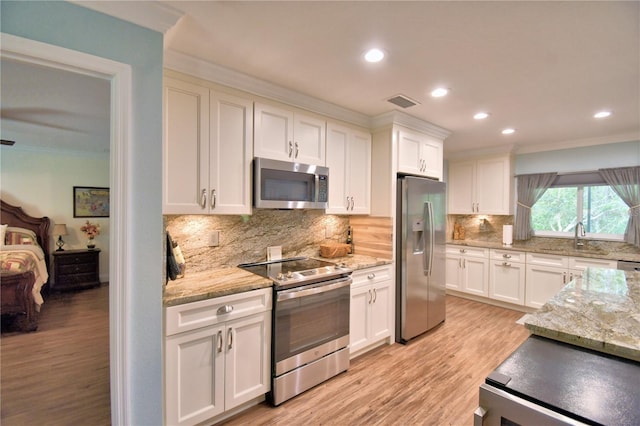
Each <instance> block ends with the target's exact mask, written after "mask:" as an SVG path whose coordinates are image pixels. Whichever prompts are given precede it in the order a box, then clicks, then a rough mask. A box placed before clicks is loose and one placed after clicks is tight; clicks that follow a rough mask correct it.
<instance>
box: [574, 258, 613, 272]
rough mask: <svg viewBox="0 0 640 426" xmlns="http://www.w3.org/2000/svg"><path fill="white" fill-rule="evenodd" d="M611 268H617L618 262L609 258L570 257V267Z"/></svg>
mask: <svg viewBox="0 0 640 426" xmlns="http://www.w3.org/2000/svg"><path fill="white" fill-rule="evenodd" d="M587 268H609V269H617V268H618V262H617V261H615V260H608V259H591V258H585V257H570V258H569V269H583V270H584V269H587Z"/></svg>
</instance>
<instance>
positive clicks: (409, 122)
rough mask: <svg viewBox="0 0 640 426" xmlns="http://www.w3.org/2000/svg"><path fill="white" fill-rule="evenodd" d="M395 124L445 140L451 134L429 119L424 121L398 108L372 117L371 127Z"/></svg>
mask: <svg viewBox="0 0 640 426" xmlns="http://www.w3.org/2000/svg"><path fill="white" fill-rule="evenodd" d="M394 124H397V125H399V126H404V127H407V128H409V129H412V130H416V131H419V132H422V133H425V134H427V135H429V136H433V137H434V138H438V139H440V140H445V139H446V138H448V137H449V136H450V135H451V131H449V130H447V129H445V128H443V127H440V126H436V125H435V124H433V123H429V122H428V121H424V120H422V119H419V118H416V117H414V116H412V115H409V114H407V113H404V112H402V111H396V110H393V111H389V112H385V113H382V114H380V115H376V116H375V117H372V118H371V125H370V127H371V128H372V129H379V128H384V127H388V126H390V125H394Z"/></svg>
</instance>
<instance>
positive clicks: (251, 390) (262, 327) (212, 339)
mask: <svg viewBox="0 0 640 426" xmlns="http://www.w3.org/2000/svg"><path fill="white" fill-rule="evenodd" d="M165 321H166V327H165V329H166V334H167V336H166V340H165V410H166V411H165V416H166V422H165V423H166V424H167V425H194V424H199V423H201V422H205V421H210V420H212V419H214V418H215V417H217V416H219V415H221V414H223V413H224V412H226V411H229V410H231V409H233V408H235V407H238V406H239V405H241V404H243V403H246V402H249V401H251V400H253V399H256V398H259V397H261V396H262V395H264V394H265V393H267V392H268V391H269V386H270V339H271V289H263V290H254V291H250V292H246V293H240V294H237V295H230V296H224V297H220V298H215V299H210V300H205V301H201V302H194V303H188V304H184V305H178V306H172V307H168V308H166V310H165ZM181 329H182V330H184V331H181Z"/></svg>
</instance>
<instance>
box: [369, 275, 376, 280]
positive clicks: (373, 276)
mask: <svg viewBox="0 0 640 426" xmlns="http://www.w3.org/2000/svg"><path fill="white" fill-rule="evenodd" d="M375 277H376V274H373V273H371V274H369V275H367V278H369V279H370V280H372V279H374V278H375Z"/></svg>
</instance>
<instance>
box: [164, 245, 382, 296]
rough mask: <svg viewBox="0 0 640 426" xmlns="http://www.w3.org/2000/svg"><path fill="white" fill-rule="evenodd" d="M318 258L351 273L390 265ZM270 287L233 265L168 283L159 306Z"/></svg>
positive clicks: (366, 259) (363, 259)
mask: <svg viewBox="0 0 640 426" xmlns="http://www.w3.org/2000/svg"><path fill="white" fill-rule="evenodd" d="M318 259H321V260H325V261H328V262H333V263H343V264H345V265H346V266H347V267H349V268H352V269H353V270H357V269H364V268H371V267H373V266H379V265H386V264H390V263H392V261H391V260H388V259H380V258H377V257H371V256H363V255H349V256H345V257H338V258H334V259H325V258H322V257H318ZM272 285H273V282H272V281H271V280H269V279H267V278H264V277H261V276H259V275H256V274H253V273H251V272H247V271H245V270H244V269H241V268H237V267H233V266H225V267H219V268H214V269H210V270H207V271H202V272H193V273H187V274H186V275H185V276H184V277H183V278H178V279H177V280H175V281H169V283H168V284H167V285H166V286H165V287H164V294H163V305H164V306H165V307H166V306H174V305H182V304H183V303H190V302H197V301H199V300H205V299H211V298H214V297H220V296H226V295H228V294H234V293H242V292H245V291H250V290H257V289H260V288H266V287H271V286H272Z"/></svg>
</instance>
